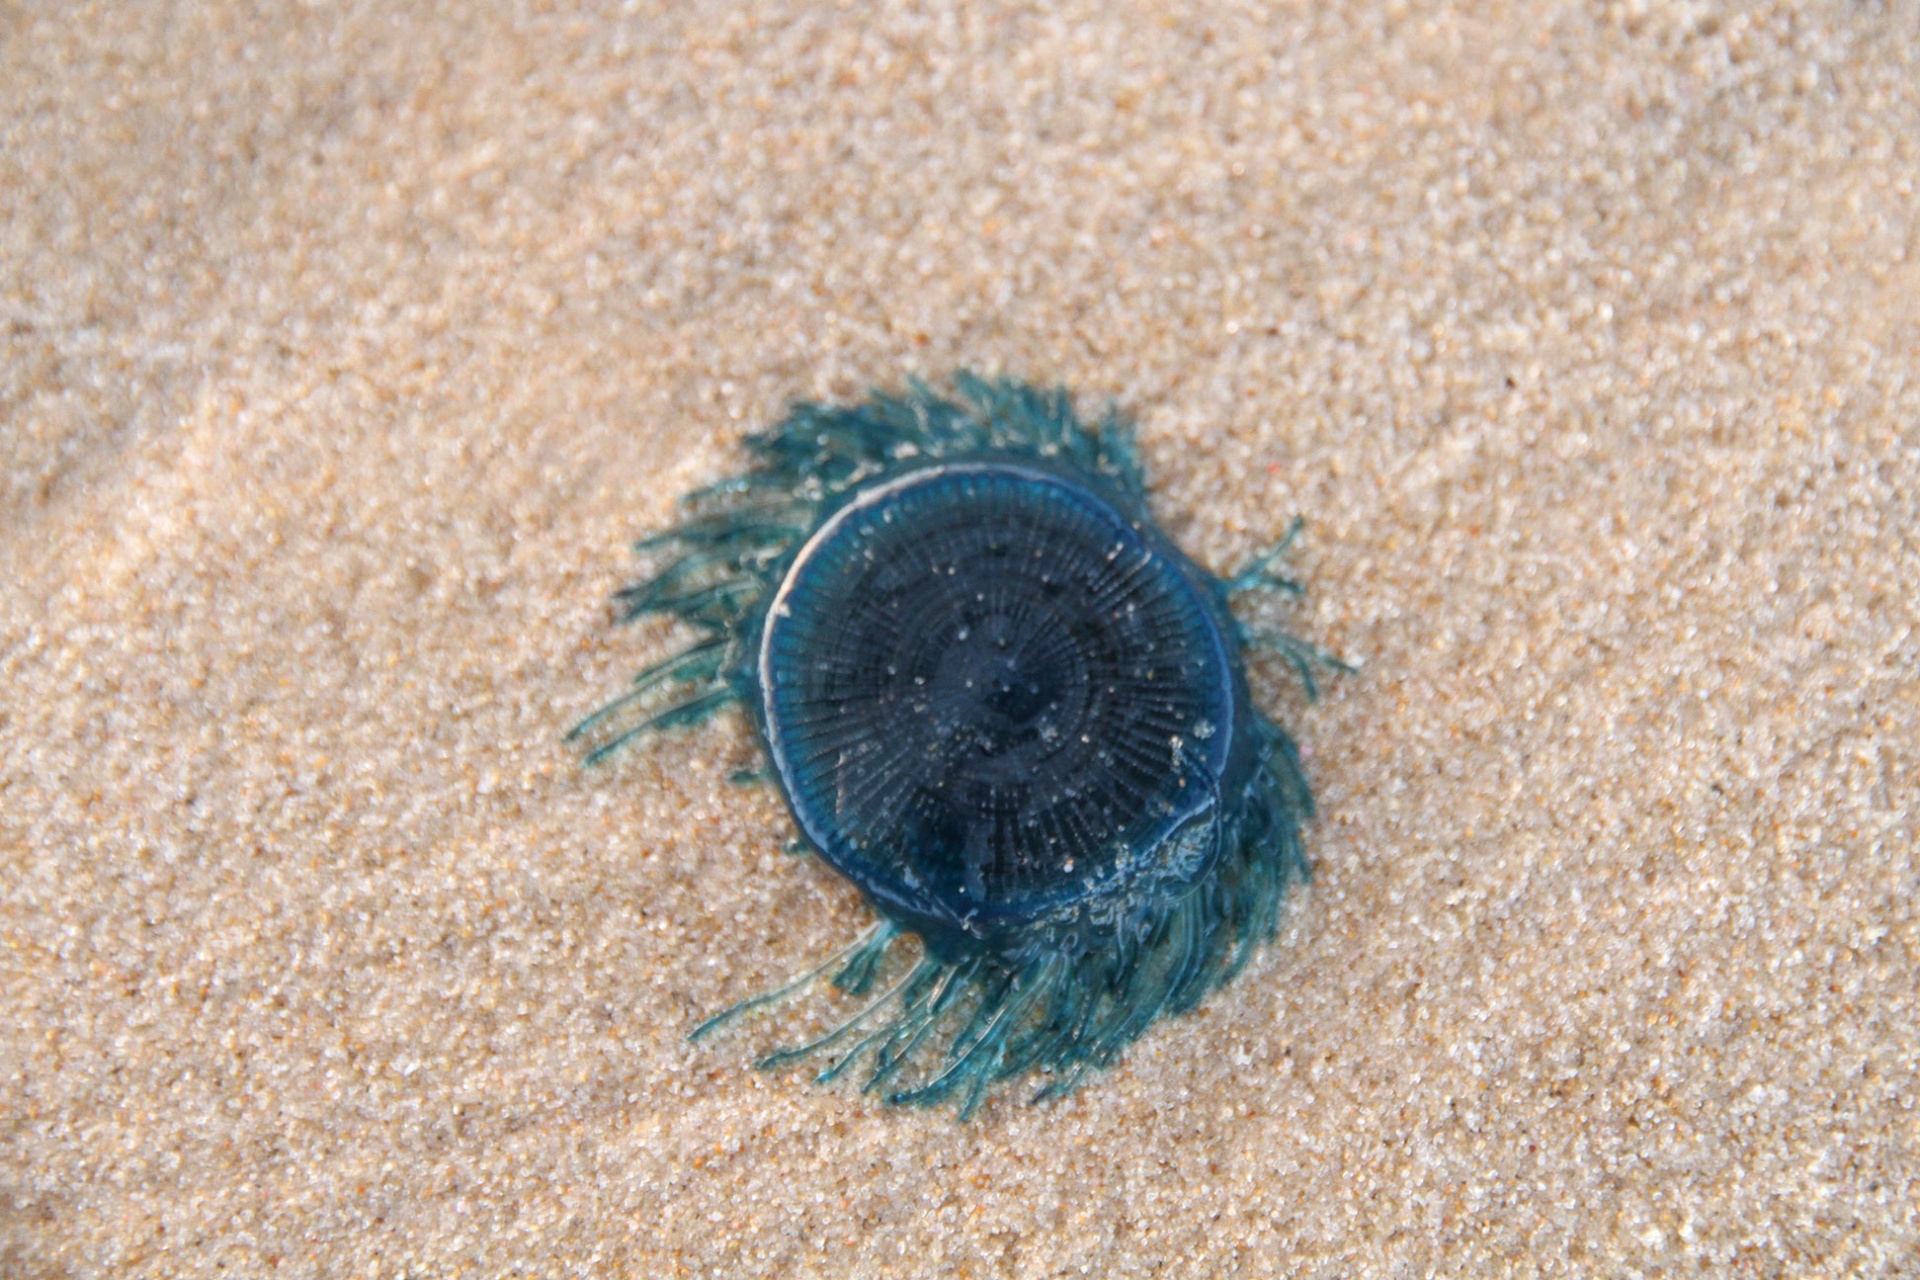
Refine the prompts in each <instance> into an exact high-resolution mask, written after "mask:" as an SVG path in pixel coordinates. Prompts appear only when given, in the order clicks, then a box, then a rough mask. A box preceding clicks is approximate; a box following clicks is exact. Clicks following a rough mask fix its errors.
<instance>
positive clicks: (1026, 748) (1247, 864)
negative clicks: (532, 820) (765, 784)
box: [575, 374, 1328, 1116]
mask: <svg viewBox="0 0 1920 1280" xmlns="http://www.w3.org/2000/svg"><path fill="white" fill-rule="evenodd" d="M955 384H956V387H957V388H958V390H959V391H960V392H961V394H962V395H963V396H964V397H965V400H964V402H963V401H960V400H954V399H948V398H945V397H942V396H939V395H937V394H935V393H933V392H932V391H930V390H928V389H927V388H925V387H923V386H919V385H915V386H913V387H912V389H911V390H910V392H909V394H908V395H906V396H902V397H889V396H880V395H876V396H874V397H872V398H871V399H869V400H867V401H866V402H864V403H861V404H858V405H853V406H845V407H833V406H817V405H800V406H797V407H796V408H794V409H793V410H792V411H791V412H790V413H789V415H788V417H787V418H786V419H785V420H784V421H782V422H781V423H780V424H779V425H778V426H776V427H775V428H774V429H773V430H771V431H769V432H767V433H765V434H764V435H759V436H756V437H753V438H751V439H750V441H749V446H750V448H751V449H752V450H753V451H754V453H755V454H756V455H757V465H756V466H755V467H754V468H753V469H751V470H750V471H749V472H748V473H747V474H746V475H744V476H742V477H740V478H739V479H737V480H734V481H731V482H727V483H725V484H723V485H720V486H715V487H714V488H713V489H711V490H707V491H704V492H702V493H700V494H697V495H694V496H693V498H692V502H693V503H694V504H695V507H696V511H697V514H695V515H693V516H692V517H690V518H689V519H687V520H686V521H684V522H683V523H682V524H680V525H679V526H678V527H677V528H675V529H673V530H670V531H669V532H668V533H667V534H665V535H662V536H660V537H659V538H656V539H651V540H649V542H648V543H646V544H643V546H644V547H646V548H648V549H652V548H655V547H661V546H669V547H672V548H673V549H675V550H676V551H677V553H678V554H677V555H675V556H673V557H672V558H670V559H669V560H668V562H667V563H665V564H664V565H662V566H661V567H660V568H659V569H658V570H657V571H656V572H655V573H654V574H653V575H652V576H651V577H649V578H648V579H646V580H645V581H643V582H641V583H639V584H636V585H635V586H633V587H630V588H628V589H627V590H625V591H623V592H622V593H621V595H620V597H619V598H620V600H621V601H622V604H623V606H624V608H623V613H624V616H626V617H629V618H631V617H638V616H642V615H647V614H666V615H669V616H673V617H678V618H680V619H682V620H683V621H685V622H688V623H690V624H692V626H693V627H694V628H695V629H696V630H697V631H698V632H699V633H700V636H699V638H698V639H697V640H695V641H694V642H693V643H692V644H690V645H688V646H687V647H686V648H684V649H682V650H681V651H679V652H677V653H675V654H674V655H672V656H671V657H669V658H667V659H666V660H664V661H663V662H660V663H657V664H655V665H654V666H653V667H650V668H648V669H647V670H645V671H643V672H641V674H640V675H639V676H638V677H637V678H636V681H635V688H634V689H633V690H632V691H630V692H629V693H628V694H627V695H626V696H624V697H622V698H621V699H619V700H616V701H615V702H614V703H612V704H610V705H609V706H608V707H606V708H604V709H603V710H602V711H600V712H598V713H596V714H595V715H594V716H592V717H590V718H589V719H588V720H587V721H586V722H584V723H583V724H582V725H581V726H580V727H579V728H578V729H577V730H576V731H575V732H576V734H579V735H581V736H583V737H590V738H591V739H592V740H593V741H594V742H595V743H596V744H597V745H596V746H595V747H594V748H593V751H592V753H591V755H590V757H589V758H590V759H598V758H602V757H604V756H605V755H606V754H607V753H609V752H610V751H612V750H613V749H615V748H616V747H618V746H619V745H621V744H622V743H624V742H626V741H628V740H630V739H631V738H633V737H634V736H635V735H637V734H640V733H643V732H646V731H648V730H652V729H659V728H666V727H670V726H672V725H676V724H682V723H689V722H692V721H695V720H698V719H701V718H704V717H705V716H706V715H708V714H711V712H712V711H714V710H716V709H718V708H719V707H721V706H724V705H726V704H728V703H730V702H736V701H737V702H740V703H743V704H744V705H745V707H746V708H747V711H748V713H749V716H750V717H751V719H752V721H753V723H754V725H755V727H756V729H757V731H758V736H759V738H760V741H761V744H762V746H763V748H764V750H765V752H766V756H767V759H768V764H769V770H768V772H769V773H770V775H771V777H772V779H773V781H774V783H775V784H776V785H777V786H778V788H779V790H780V792H781V794H782V796H783V797H784V799H785V800H786V803H787V806H788V808H789V810H790V811H791V813H792V815H793V818H794V821H795V823H796V825H797V826H798V827H799V830H800V835H801V839H802V841H803V842H804V845H805V846H806V847H808V848H810V849H811V850H813V851H814V852H816V853H817V854H818V855H819V856H820V858H821V860H822V861H824V862H826V863H827V864H828V865H830V866H831V867H832V868H834V870H836V871H837V872H839V873H840V874H841V875H843V876H845V877H846V878H847V879H848V880H849V881H851V882H852V883H853V884H854V885H855V886H857V887H858V888H859V890H860V891H861V893H862V894H863V896H864V897H865V898H866V900H867V902H868V903H869V904H870V905H871V906H872V908H873V910H874V911H875V913H876V914H877V916H878V917H879V919H878V920H877V922H876V923H875V924H874V926H873V927H872V928H870V929H869V930H868V931H867V933H866V934H864V935H863V936H862V937H861V938H860V939H859V940H858V941H856V942H855V944H854V945H853V946H851V947H850V948H848V949H847V951H845V952H843V953H841V954H840V955H839V956H836V957H834V958H833V959H832V960H830V961H829V962H828V964H827V965H825V966H822V967H821V968H820V969H818V970H815V971H814V972H812V973H810V974H807V975H803V977H802V978H801V979H800V980H799V981H798V982H796V983H794V984H790V986H789V987H786V988H782V989H781V990H779V991H777V992H772V993H768V994H767V995H765V996H761V997H756V998H754V999H751V1000H748V1001H746V1002H743V1003H742V1004H740V1005H737V1006H735V1007H734V1008H733V1009H730V1010H727V1011H726V1012H724V1013H722V1014H721V1015H720V1016H719V1017H717V1018H714V1019H710V1020H709V1021H708V1022H707V1023H705V1024H703V1025H702V1026H701V1027H700V1028H698V1029H696V1031H695V1033H694V1034H695V1035H696V1036H699V1035H701V1034H704V1033H705V1032H707V1031H709V1030H711V1029H712V1028H713V1027H715V1026H718V1025H720V1024H721V1023H722V1022H724V1021H727V1020H729V1019H731V1018H732V1017H734V1016H735V1015H737V1014H739V1013H741V1012H744V1011H746V1010H748V1009H751V1008H755V1007H758V1006H760V1005H762V1004H765V1003H767V1002H769V1001H770V1000H772V999H775V998H778V997H781V996H784V995H786V994H788V993H789V992H790V991H791V990H793V989H794V988H796V987H798V986H799V985H802V984H804V983H805V982H806V981H808V980H810V979H812V978H814V977H818V976H825V975H827V974H829V973H831V981H832V982H833V984H834V985H835V986H837V987H839V988H840V989H841V990H843V991H845V992H847V993H849V994H851V995H855V996H861V995H865V996H869V997H871V998H870V999H869V1000H868V1001H867V1003H866V1004H864V1005H863V1006H862V1007H861V1008H860V1009H859V1011H858V1012H856V1013H855V1014H854V1015H853V1016H852V1017H851V1018H849V1019H847V1020H846V1021H845V1022H843V1023H842V1024H841V1025H840V1026H838V1027H836V1028H835V1029H834V1030H833V1031H831V1032H829V1033H828V1034H827V1035H825V1036H823V1037H820V1038H819V1039H817V1040H815V1041H813V1042H811V1043H808V1044H805V1045H800V1046H797V1047H795V1048H793V1049H788V1050H782V1051H780V1052H778V1053H775V1054H772V1055H770V1056H769V1057H767V1058H765V1059H763V1060H762V1065H768V1066H771V1065H777V1064H778V1063H781V1062H786V1061H791V1060H793V1059H796V1058H800V1057H804V1056H808V1055H814V1054H819V1055H823V1056H824V1055H826V1054H828V1052H829V1051H837V1057H834V1058H833V1059H832V1060H831V1061H830V1063H829V1065H828V1066H827V1067H826V1068H825V1069H824V1070H823V1071H822V1072H821V1073H820V1075H821V1077H822V1078H832V1077H834V1076H837V1075H839V1074H841V1073H842V1072H845V1071H847V1070H849V1069H852V1068H854V1067H856V1066H864V1068H865V1075H866V1085H867V1087H868V1088H869V1089H872V1090H876V1091H880V1092H881V1093H882V1096H883V1097H884V1098H885V1099H886V1100H887V1101H889V1102H894V1103H909V1102H912V1103H931V1102H937V1101H940V1100H942V1099H945V1098H948V1097H950V1096H955V1095H958V1096H959V1097H960V1098H961V1099H962V1102H961V1113H962V1115H963V1116H964V1115H967V1114H970V1113H971V1112H972V1111H973V1109H974V1108H975V1107H976V1106H977V1105H978V1104H979V1102H980V1100H981V1098H982V1097H983V1096H985V1093H986V1091H987V1090H988V1089H989V1088H990V1087H991V1086H992V1085H993V1084H994V1083H996V1082H998V1081H1002V1080H1006V1079H1010V1078H1013V1077H1016V1076H1021V1075H1025V1074H1027V1073H1029V1072H1039V1073H1042V1074H1044V1075H1045V1076H1047V1077H1048V1079H1047V1083H1046V1084H1045V1085H1044V1086H1043V1087H1042V1088H1041V1089H1040V1091H1039V1095H1037V1096H1047V1095H1051V1094H1058V1093H1062V1092H1065V1091H1067V1090H1070V1089H1072V1088H1073V1087H1075V1086H1076V1085H1077V1084H1078V1083H1079V1082H1080V1080H1081V1079H1082V1077H1083V1076H1084V1075H1085V1073H1086V1072H1087V1071H1088V1070H1090V1069H1095V1068H1100V1067H1104V1066H1106V1065H1108V1064H1110V1063H1111V1062H1112V1061H1114V1059H1115V1058H1117V1057H1118V1055H1119V1054H1120V1053H1121V1052H1122V1051H1123V1050H1124V1049H1125V1047H1126V1046H1127V1045H1128V1044H1129V1043H1131V1042H1132V1041H1133V1040H1134V1039H1136V1038H1137V1037H1138V1036H1139V1035H1140V1034H1141V1033H1142V1032H1143V1031H1144V1030H1145V1029H1146V1028H1147V1027H1148V1026H1150V1025H1151V1024H1152V1023H1153V1022H1154V1021H1155V1020H1156V1019H1158V1018H1160V1017H1162V1016H1167V1015H1172V1014H1177V1013H1180V1012H1182V1011H1184V1010H1186V1009H1189V1008H1191V1007H1192V1006H1193V1005H1194V1004H1195V1003H1197V1002H1198V1000H1199V999H1200V998H1201V997H1202V996H1203V995H1205V994H1206V992H1208V991H1209V990H1212V989H1213V988H1214V987H1216V986H1218V985H1219V984H1220V983H1221V982H1223V981H1225V980H1226V979H1227V978H1228V977H1230V976H1231V975H1232V974H1233V973H1234V972H1236V971H1237V970H1238V969H1239V968H1240V967H1241V965H1243V964H1244V963H1245V961H1246V960H1247V958H1248V957H1249V955H1250V954H1251V952H1252V950H1253V948H1254V947H1255V946H1256V945H1257V944H1259V943H1260V942H1261V941H1263V940H1264V939H1266V938H1267V937H1269V936H1270V935H1271V934H1272V932H1273V929H1274V926H1275V923H1276V920H1277V916H1278V911H1279V907H1280V904H1281V901H1282V898H1283V897H1284V894H1285V891H1286V888H1287V885H1288V884H1289V883H1290V882H1291V881H1292V880H1293V879H1295V878H1296V877H1299V876H1302V875H1304V874H1305V872H1306V869H1307V864H1306V860H1305V858H1304V856H1303V854H1302V851H1301V846H1300V838H1299V828H1300V824H1301V822H1302V821H1303V820H1304V819H1305V818H1306V817H1307V816H1309V815H1310V813H1311V810H1312V800H1311V797H1310V793H1309V791H1308V788H1307V785H1306V782H1305V780H1304V778H1303V777H1302V774H1301V770H1300V763H1299V757H1298V753H1297V752H1296V750H1295V748H1294V745H1293V743H1292V741H1291V739H1289V738H1288V737H1287V735H1286V734H1285V733H1284V732H1283V731H1282V730H1281V729H1280V728H1279V727H1278V726H1277V725H1275V724H1274V723H1273V722H1272V721H1271V720H1270V719H1269V718H1268V717H1267V716H1265V715H1264V714H1263V713H1262V712H1261V711H1260V710H1259V708H1258V707H1257V706H1255V705H1254V703H1253V701H1252V699H1251V697H1250V696H1249V693H1248V688H1247V682H1246V678H1245V674H1244V667H1243V658H1242V654H1243V650H1244V649H1245V648H1246V647H1247V646H1248V645H1250V644H1265V645H1267V646H1268V647H1272V648H1276V649H1278V650H1279V651H1280V652H1281V653H1282V654H1283V655H1284V656H1285V657H1287V658H1288V659H1289V660H1290V661H1291V662H1292V663H1293V664H1294V665H1295V667H1296V669H1298V670H1299V671H1300V672H1301V673H1302V675H1303V676H1305V677H1306V678H1307V680H1308V684H1309V690H1311V687H1312V685H1311V666H1312V664H1313V663H1314V662H1316V661H1326V660H1328V659H1326V657H1325V655H1324V654H1322V653H1321V652H1320V651H1319V650H1316V649H1314V648H1312V647H1311V646H1308V645H1305V644H1303V643H1302V642H1299V641H1296V640H1293V639H1292V638H1290V637H1286V636H1279V635H1270V634H1258V633H1254V632H1251V631H1250V630H1249V629H1248V628H1247V627H1246V626H1245V625H1244V624H1243V623H1242V622H1241V621H1240V620H1239V619H1237V618H1236V617H1235V615H1234V613H1233V611H1232V609H1231V608H1230V600H1231V598H1232V597H1233V596H1234V595H1236V594H1238V593H1240V592H1243V591H1246V590H1249V589H1252V588H1256V587H1261V586H1275V587H1279V588H1282V589H1288V590H1297V587H1296V585H1295V584H1292V583H1290V582H1288V581H1287V580H1285V579H1281V578H1277V577H1274V576H1272V575H1270V574H1268V573H1267V571H1266V566H1267V564H1268V563H1269V561H1270V559H1271V555H1270V556H1269V557H1266V558H1263V559H1262V560H1260V561H1258V562H1256V564H1255V565H1254V566H1252V567H1250V568H1249V569H1248V570H1246V571H1245V572H1243V573H1241V574H1239V575H1236V576H1235V577H1234V578H1232V579H1229V580H1225V581H1223V580H1221V579H1219V578H1216V577H1214V576H1213V575H1212V574H1210V573H1208V572H1207V571H1206V570H1205V569H1203V568H1201V567H1200V566H1198V565H1196V564H1194V563H1193V562H1192V561H1191V560H1189V559H1188V558H1187V557H1186V556H1185V555H1184V554H1182V553H1181V552H1180V550H1179V549H1178V548H1177V547H1175V546H1174V545H1173V544H1172V543H1171V542H1170V541H1169V540H1168V539H1167V538H1166V537H1165V536H1164V535H1162V534H1161V533H1160V532H1159V530H1158V529H1157V528H1156V527H1155V526H1154V524H1153V521H1152V520H1151V518H1150V516H1149V515H1148V512H1147V510H1146V501H1145V499H1146V489H1145V485H1144V482H1143V480H1142V477H1141V475H1140V472H1139V469H1138V467H1137V465H1136V464H1135V462H1134V460H1133V455H1132V451H1131V447H1130V442H1129V438H1128V435H1127V429H1126V425H1125V423H1124V421H1122V420H1121V419H1119V418H1118V416H1117V415H1109V416H1108V418H1107V419H1106V420H1105V421H1103V422H1101V423H1100V424H1098V425H1097V426H1091V427H1090V426H1086V425H1083V424H1082V423H1081V422H1080V421H1079V420H1078V418H1077V417H1076V416H1075V415H1074V413H1073V410H1072V407H1071V403H1070V401H1069V400H1068V398H1067V396H1066V395H1065V393H1064V392H1059V391H1056V392H1041V391H1038V390H1036V389H1034V388H1032V387H1029V386H1027V385H1025V384H1021V383H1017V382H1012V381H1002V382H986V381H982V380H979V379H975V378H972V377H970V376H968V375H965V374H961V375H958V376H956V378H955ZM1296 527H1297V525H1296ZM1289 536H1291V534H1290V535H1289ZM1283 546H1284V543H1283ZM663 684H670V685H673V686H676V687H677V688H678V689H679V690H680V691H681V692H682V694H683V696H682V697H681V698H680V699H679V700H678V701H676V702H672V703H670V704H669V705H667V706H666V707H665V708H664V709H655V708H654V707H653V706H652V705H651V703H650V700H651V698H652V697H653V696H654V695H655V690H656V689H657V688H658V686H661V685H663ZM907 935H911V936H914V937H917V938H918V939H919V940H920V942H921V947H920V949H919V955H918V957H917V959H915V960H913V961H911V962H910V963H909V962H902V963H900V964H890V963H889V956H890V955H891V953H892V951H893V949H894V947H895V945H896V943H897V942H899V940H900V939H901V938H902V937H903V936H907ZM895 970H898V972H894V971H895ZM883 978H885V979H886V981H885V982H884V983H883V982H882V979H883ZM876 986H879V987H881V988H882V989H881V990H879V991H878V993H877V994H876V993H875V992H874V988H875V987H876Z"/></svg>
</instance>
